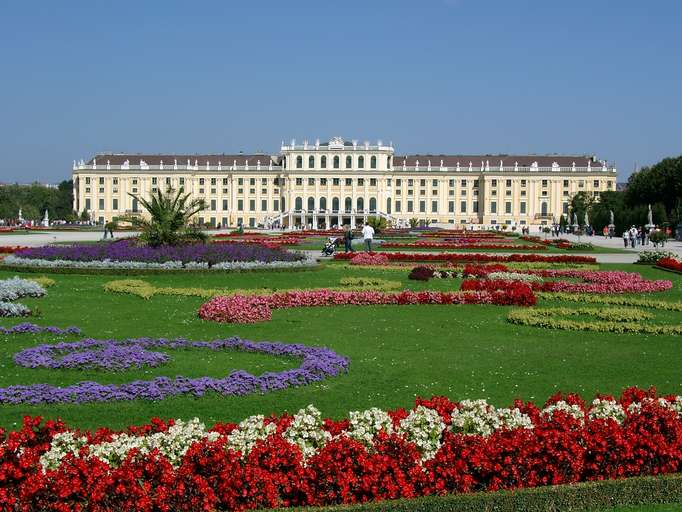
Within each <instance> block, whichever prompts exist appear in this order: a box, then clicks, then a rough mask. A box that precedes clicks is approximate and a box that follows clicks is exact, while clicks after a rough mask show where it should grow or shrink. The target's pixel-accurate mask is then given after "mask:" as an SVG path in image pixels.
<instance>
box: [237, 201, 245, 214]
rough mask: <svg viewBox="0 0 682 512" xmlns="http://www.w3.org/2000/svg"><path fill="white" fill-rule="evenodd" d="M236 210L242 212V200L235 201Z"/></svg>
mask: <svg viewBox="0 0 682 512" xmlns="http://www.w3.org/2000/svg"><path fill="white" fill-rule="evenodd" d="M237 210H239V211H240V212H243V211H244V200H243V199H237Z"/></svg>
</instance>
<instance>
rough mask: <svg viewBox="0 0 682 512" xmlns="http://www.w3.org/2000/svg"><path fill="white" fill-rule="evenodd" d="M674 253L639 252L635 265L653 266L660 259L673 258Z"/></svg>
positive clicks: (657, 251)
mask: <svg viewBox="0 0 682 512" xmlns="http://www.w3.org/2000/svg"><path fill="white" fill-rule="evenodd" d="M675 256H676V255H675V253H674V252H671V251H662V250H654V251H640V252H639V253H638V254H637V263H645V264H648V265H655V264H656V263H657V262H658V260H660V259H661V258H675Z"/></svg>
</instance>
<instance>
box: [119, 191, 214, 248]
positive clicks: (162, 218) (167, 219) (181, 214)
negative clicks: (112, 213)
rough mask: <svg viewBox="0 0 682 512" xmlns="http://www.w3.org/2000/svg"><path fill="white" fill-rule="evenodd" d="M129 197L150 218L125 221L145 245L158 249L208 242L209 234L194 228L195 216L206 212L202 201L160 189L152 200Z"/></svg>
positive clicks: (135, 196) (130, 218)
mask: <svg viewBox="0 0 682 512" xmlns="http://www.w3.org/2000/svg"><path fill="white" fill-rule="evenodd" d="M128 195H130V196H131V197H132V198H134V199H137V201H138V202H139V204H140V205H141V206H142V207H143V208H144V209H145V210H147V213H148V214H149V218H145V217H141V216H139V217H138V216H134V217H127V218H126V219H125V220H127V221H128V222H130V223H131V224H132V225H133V227H135V228H137V229H139V230H140V232H141V233H140V240H142V241H143V242H145V243H146V244H148V245H151V246H159V245H177V244H182V243H187V242H199V241H201V242H205V241H206V239H207V237H206V234H205V233H203V232H201V230H199V229H198V228H197V227H195V226H193V225H192V224H191V219H192V216H194V215H196V214H197V213H199V212H200V211H202V210H205V209H206V203H205V202H204V200H203V199H190V195H191V194H183V192H182V191H177V192H174V191H173V190H171V189H168V190H167V191H166V192H165V193H164V192H161V189H159V190H158V191H157V192H156V194H153V195H152V197H151V199H150V200H147V199H145V198H143V197H140V196H138V195H135V194H128Z"/></svg>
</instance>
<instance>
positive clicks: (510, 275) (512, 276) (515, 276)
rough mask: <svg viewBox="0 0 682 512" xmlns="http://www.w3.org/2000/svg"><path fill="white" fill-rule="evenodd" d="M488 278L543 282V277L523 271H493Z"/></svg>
mask: <svg viewBox="0 0 682 512" xmlns="http://www.w3.org/2000/svg"><path fill="white" fill-rule="evenodd" d="M488 279H495V280H501V281H523V282H525V283H539V284H540V283H542V282H543V280H542V277H540V276H536V275H533V274H523V273H521V272H491V273H490V274H488Z"/></svg>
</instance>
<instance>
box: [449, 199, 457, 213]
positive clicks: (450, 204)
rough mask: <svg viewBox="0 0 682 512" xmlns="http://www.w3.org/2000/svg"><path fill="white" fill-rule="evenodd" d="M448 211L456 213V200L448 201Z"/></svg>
mask: <svg viewBox="0 0 682 512" xmlns="http://www.w3.org/2000/svg"><path fill="white" fill-rule="evenodd" d="M448 213H455V202H454V201H448Z"/></svg>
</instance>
